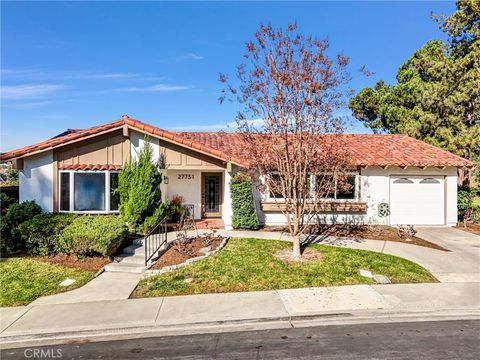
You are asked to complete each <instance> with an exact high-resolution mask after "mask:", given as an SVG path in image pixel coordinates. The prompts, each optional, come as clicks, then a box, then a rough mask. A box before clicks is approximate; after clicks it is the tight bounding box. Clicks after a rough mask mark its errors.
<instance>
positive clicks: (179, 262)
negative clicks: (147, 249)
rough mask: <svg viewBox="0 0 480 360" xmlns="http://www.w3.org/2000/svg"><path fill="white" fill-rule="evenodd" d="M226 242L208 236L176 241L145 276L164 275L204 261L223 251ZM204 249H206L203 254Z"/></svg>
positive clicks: (216, 237) (218, 237) (221, 238)
mask: <svg viewBox="0 0 480 360" xmlns="http://www.w3.org/2000/svg"><path fill="white" fill-rule="evenodd" d="M226 242H227V238H224V237H221V236H208V235H207V236H199V237H194V238H186V239H183V240H177V241H174V242H172V243H170V244H169V246H168V248H167V250H166V251H165V252H163V254H162V255H160V257H159V258H158V260H157V261H156V262H155V264H153V266H152V267H151V268H150V269H149V270H147V271H146V273H145V276H146V277H149V276H152V275H157V274H163V273H165V272H169V271H173V270H175V269H179V268H181V267H183V266H186V265H188V264H191V263H193V262H195V261H198V260H202V259H204V258H206V257H208V256H210V255H213V254H215V253H216V252H218V251H219V250H220V249H222V248H223V247H224V246H225V244H226ZM202 249H204V251H203V252H202V251H201V250H202Z"/></svg>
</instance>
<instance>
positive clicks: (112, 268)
mask: <svg viewBox="0 0 480 360" xmlns="http://www.w3.org/2000/svg"><path fill="white" fill-rule="evenodd" d="M145 269H146V267H145V266H144V265H143V264H142V265H139V264H131V263H111V264H108V265H106V266H105V271H108V272H126V273H136V274H141V273H143V272H145Z"/></svg>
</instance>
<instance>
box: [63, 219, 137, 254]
mask: <svg viewBox="0 0 480 360" xmlns="http://www.w3.org/2000/svg"><path fill="white" fill-rule="evenodd" d="M127 235H128V230H127V228H126V227H125V224H124V222H123V220H122V219H121V218H120V217H119V216H115V215H82V216H79V217H77V218H75V219H74V220H73V221H72V222H71V224H69V225H67V226H66V227H65V228H64V229H63V231H62V232H61V233H60V234H59V235H58V249H57V251H58V252H63V253H66V254H73V255H77V256H92V255H97V254H100V255H103V256H112V255H114V254H115V253H116V252H117V250H118V249H119V247H120V246H121V245H122V243H123V242H124V241H125V239H126V237H127Z"/></svg>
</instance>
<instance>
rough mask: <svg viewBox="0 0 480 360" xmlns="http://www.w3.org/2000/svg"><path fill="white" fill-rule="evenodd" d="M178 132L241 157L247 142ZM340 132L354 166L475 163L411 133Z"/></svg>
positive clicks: (237, 136)
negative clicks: (410, 134)
mask: <svg viewBox="0 0 480 360" xmlns="http://www.w3.org/2000/svg"><path fill="white" fill-rule="evenodd" d="M178 134H179V135H182V136H184V137H186V138H188V139H191V140H192V141H196V142H199V143H202V144H204V145H207V146H209V147H213V148H217V149H223V150H224V151H225V152H227V153H230V154H232V155H235V156H237V157H238V158H242V154H241V153H242V148H244V145H243V140H242V136H241V135H240V134H235V133H218V132H183V133H178ZM320 136H332V135H320ZM339 136H340V139H341V142H342V143H343V144H344V147H345V149H346V151H347V153H348V154H349V158H350V159H351V165H352V166H400V167H404V166H419V167H425V166H438V167H443V166H454V167H473V166H474V164H473V162H471V161H468V160H466V159H464V158H461V157H459V156H457V155H455V154H452V153H450V152H448V151H445V150H442V149H440V148H438V147H435V146H433V145H429V144H427V143H425V142H423V141H420V140H417V139H414V138H411V137H409V136H408V135H403V134H388V135H376V134H375V135H374V134H341V135H339Z"/></svg>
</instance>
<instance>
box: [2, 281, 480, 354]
mask: <svg viewBox="0 0 480 360" xmlns="http://www.w3.org/2000/svg"><path fill="white" fill-rule="evenodd" d="M438 314H443V316H455V317H462V316H463V317H465V318H479V317H480V287H479V284H478V283H432V284H403V285H372V286H370V285H354V286H338V287H322V288H306V289H285V290H277V291H259V292H244V293H225V294H205V295H189V296H174V297H161V298H145V299H129V300H111V301H98V302H82V303H73V304H48V305H35V304H31V305H29V306H24V307H16V308H1V309H0V317H1V334H0V343H1V344H2V347H3V348H7V347H20V346H27V345H28V344H37V345H38V344H39V343H42V342H43V343H44V344H48V343H58V342H62V341H66V340H67V339H68V341H71V340H72V339H90V340H92V339H95V337H99V336H101V337H103V338H105V336H114V337H115V338H117V337H118V336H124V337H125V336H147V335H146V334H150V336H152V335H151V334H153V333H155V334H163V335H168V334H170V335H172V334H175V333H185V332H190V333H195V332H197V333H198V332H214V331H216V332H222V331H228V329H230V331H232V330H231V329H234V330H236V331H238V330H246V329H253V328H255V329H259V328H265V327H267V328H279V327H285V326H287V327H292V326H309V325H312V324H314V323H315V325H319V324H327V323H332V321H347V322H355V321H364V322H376V321H382V322H388V321H392V320H393V319H394V318H395V317H398V316H401V317H402V318H405V317H410V318H412V317H413V319H415V320H421V318H422V317H425V316H426V317H428V318H429V319H432V317H434V316H435V315H438ZM362 319H364V320H362Z"/></svg>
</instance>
